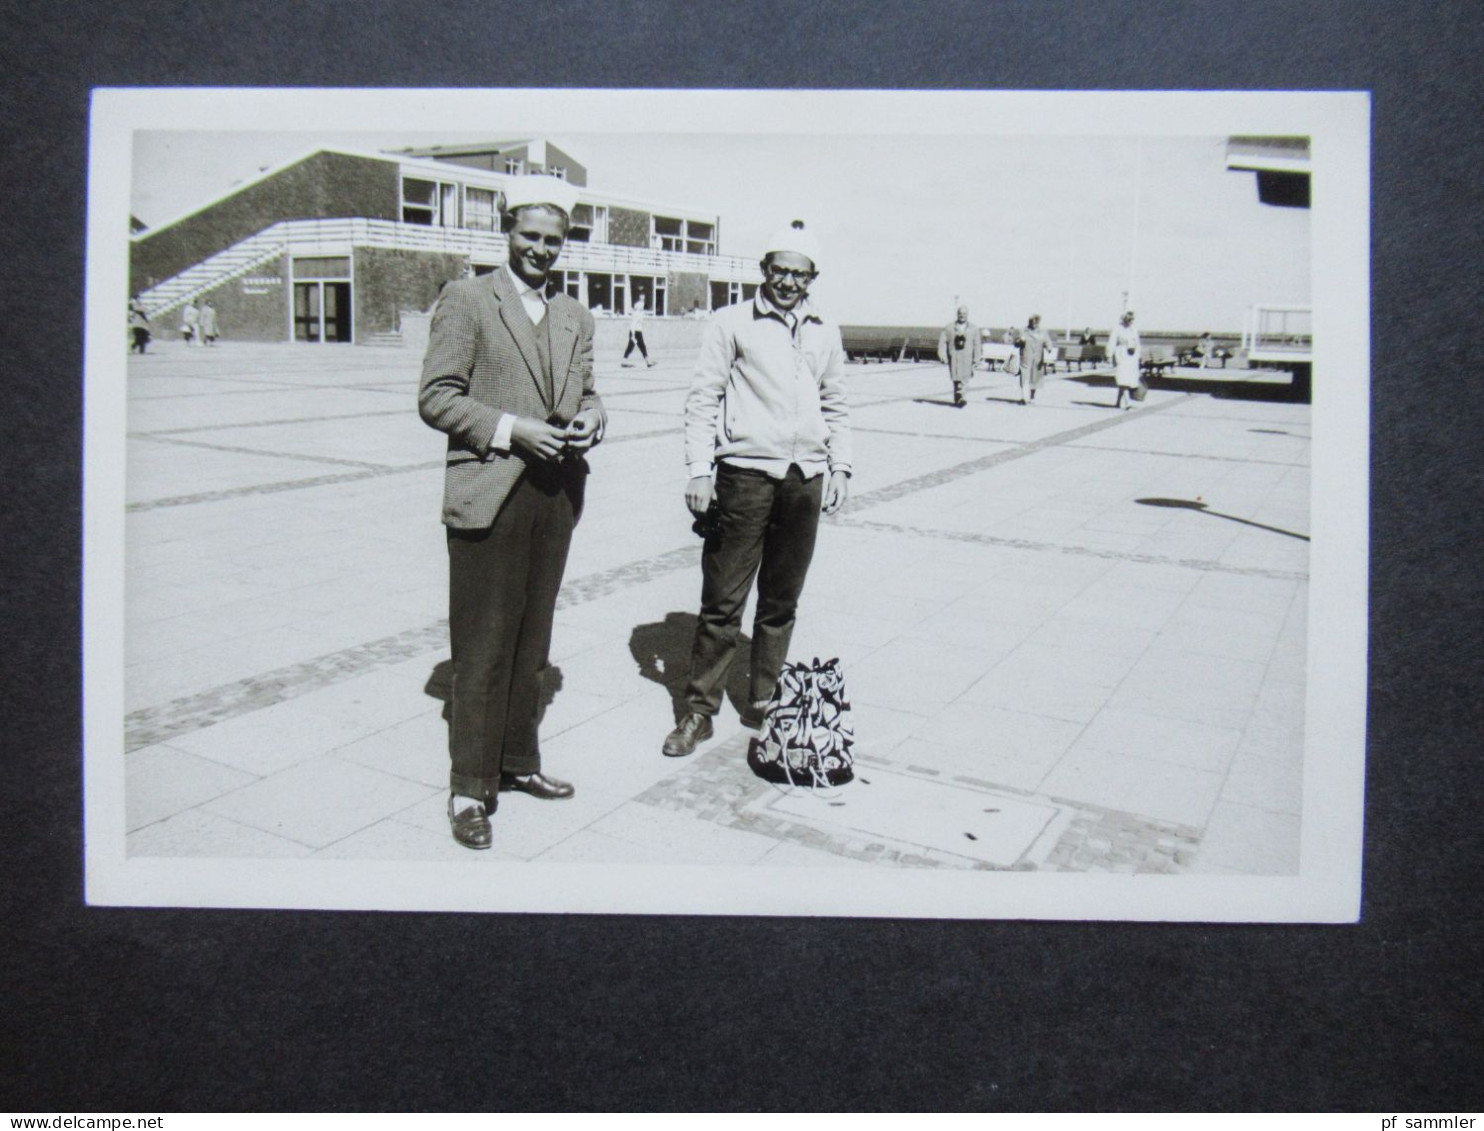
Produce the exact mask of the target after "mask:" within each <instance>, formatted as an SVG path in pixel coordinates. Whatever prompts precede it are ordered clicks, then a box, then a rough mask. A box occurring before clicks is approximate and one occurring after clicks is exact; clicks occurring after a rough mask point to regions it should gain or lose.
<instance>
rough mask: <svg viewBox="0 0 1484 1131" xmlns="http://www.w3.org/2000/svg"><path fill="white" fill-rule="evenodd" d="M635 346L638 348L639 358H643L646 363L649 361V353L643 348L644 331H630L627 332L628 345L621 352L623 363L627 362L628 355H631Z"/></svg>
mask: <svg viewBox="0 0 1484 1131" xmlns="http://www.w3.org/2000/svg"><path fill="white" fill-rule="evenodd" d="M636 345H637V346H638V347H639V354H640V356H641V357H643V358H644V360H645V361H648V360H649V351H648V350H647V349H645V348H644V331H643V330H630V331H629V344H628V348H627V349H625V350H624V351H623V356H624V360H625V361H627V360H628V358H629V354H631V353H633V352H634V347H635V346H636Z"/></svg>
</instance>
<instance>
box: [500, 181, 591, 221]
mask: <svg viewBox="0 0 1484 1131" xmlns="http://www.w3.org/2000/svg"><path fill="white" fill-rule="evenodd" d="M576 203H577V186H576V185H574V184H572V183H571V182H570V181H564V180H562V178H561V177H548V176H547V175H546V174H545V173H529V174H527V175H525V176H520V177H511V178H510V180H509V181H508V182H506V185H505V211H506V212H513V211H515V209H517V208H524V207H526V206H527V205H531V204H555V205H556V206H557V207H558V208H560V209H561V210H562V211H563V212H565V213H566V214H567V215H568V216H570V215H572V206H573V205H574V204H576Z"/></svg>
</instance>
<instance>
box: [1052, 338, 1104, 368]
mask: <svg viewBox="0 0 1484 1131" xmlns="http://www.w3.org/2000/svg"><path fill="white" fill-rule="evenodd" d="M1107 360H1108V354H1107V351H1105V350H1104V349H1103V347H1102V346H1093V345H1079V344H1077V343H1076V342H1064V343H1061V344H1058V345H1057V347H1056V360H1055V361H1054V362H1052V363H1051V368H1052V369H1053V370H1055V369H1056V367H1057V366H1058V365H1061V364H1062V363H1063V362H1065V363H1066V366H1067V368H1068V369H1071V367H1072V365H1073V364H1075V365H1076V366H1077V372H1078V373H1081V372H1082V367H1083V366H1084V365H1103V364H1106V362H1107Z"/></svg>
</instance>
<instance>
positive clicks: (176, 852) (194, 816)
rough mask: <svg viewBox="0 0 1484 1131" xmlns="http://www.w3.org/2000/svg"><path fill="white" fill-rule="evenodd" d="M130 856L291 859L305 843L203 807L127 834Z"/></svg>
mask: <svg viewBox="0 0 1484 1131" xmlns="http://www.w3.org/2000/svg"><path fill="white" fill-rule="evenodd" d="M125 851H126V853H127V854H128V855H129V856H131V857H132V856H184V857H192V856H215V857H222V858H228V859H237V860H275V859H277V860H292V859H299V858H302V857H305V856H308V855H309V854H310V851H311V850H310V848H309V846H308V845H305V844H300V843H299V842H298V841H294V840H289V839H288V838H286V837H281V836H274V835H273V834H272V833H265V832H263V831H262V830H261V829H255V828H253V827H251V826H250V825H240V824H238V823H237V822H236V821H229V820H227V818H225V817H218V816H216V815H215V814H214V813H208V812H206V811H205V810H202V809H187V810H185V812H183V813H177V814H176V815H175V816H173V817H167V818H166V819H165V820H163V821H156V822H155V823H154V824H151V825H145V826H143V827H142V828H140V829H138V830H137V831H135V832H132V833H130V834H129V836H128V839H127V840H126V842H125Z"/></svg>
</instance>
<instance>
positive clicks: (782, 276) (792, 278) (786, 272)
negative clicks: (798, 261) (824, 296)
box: [768, 263, 817, 283]
mask: <svg viewBox="0 0 1484 1131" xmlns="http://www.w3.org/2000/svg"><path fill="white" fill-rule="evenodd" d="M816 274H817V272H814V271H796V270H794V269H793V268H792V267H776V266H774V265H773V264H771V263H770V264H768V278H770V279H777V280H778V281H779V282H780V283H782V282H795V283H808V282H812V281H813V279H814V276H815V275H816Z"/></svg>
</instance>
